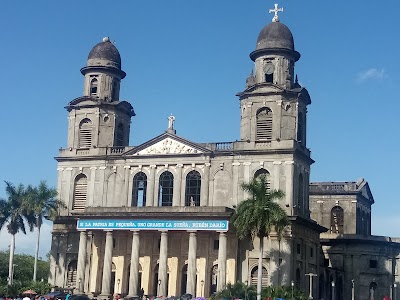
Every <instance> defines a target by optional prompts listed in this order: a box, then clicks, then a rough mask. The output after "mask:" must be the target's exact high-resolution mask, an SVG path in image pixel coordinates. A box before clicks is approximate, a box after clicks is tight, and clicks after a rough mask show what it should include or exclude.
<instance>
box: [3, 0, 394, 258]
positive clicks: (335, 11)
mask: <svg viewBox="0 0 400 300" xmlns="http://www.w3.org/2000/svg"><path fill="white" fill-rule="evenodd" d="M390 2H391V3H390V5H389V4H386V10H382V9H380V8H379V7H378V6H377V2H373V1H361V0H354V1H344V0H338V1H321V0H308V1H294V0H283V1H279V5H280V6H283V7H284V12H283V13H281V14H280V19H281V22H282V23H284V24H286V25H287V26H288V27H289V28H290V29H291V31H292V33H293V35H294V39H295V47H296V50H297V51H299V52H300V53H301V54H302V57H301V59H300V61H299V62H298V63H297V64H296V73H297V74H298V76H299V81H300V83H301V84H302V85H303V86H305V87H307V89H308V91H309V92H310V95H311V98H312V101H313V103H312V104H311V105H310V106H309V110H308V147H309V148H310V149H311V151H312V157H313V159H314V160H315V161H316V163H315V164H314V165H313V166H312V172H311V180H312V181H354V180H357V179H358V178H360V177H364V178H365V179H366V180H367V181H368V182H369V184H370V187H371V189H372V192H373V195H374V197H375V201H376V204H375V205H374V206H373V224H372V226H373V233H374V234H377V235H391V236H400V232H399V228H400V218H398V211H399V209H398V207H399V205H398V201H399V196H398V193H397V192H396V189H394V187H396V186H397V184H398V177H399V176H398V171H397V170H398V169H400V159H399V157H398V153H399V150H398V148H399V146H400V142H399V125H398V122H397V120H398V119H399V118H398V112H399V111H400V101H399V100H398V93H397V92H398V86H399V82H400V78H399V77H400V75H399V72H398V67H399V63H398V59H397V52H398V49H399V43H400V40H399V38H398V28H400V19H399V18H398V11H399V9H400V2H396V1H390ZM274 3H275V1H266V0H264V1H261V0H246V1H244V0H242V1H238V0H234V1H233V0H218V1H212V0H202V1H188V0H170V1H164V0H153V1H150V0H147V1H118V2H111V1H103V0H98V1H95V2H93V1H25V2H23V5H22V2H21V3H19V2H17V1H7V2H2V3H1V4H0V27H1V28H2V29H3V30H2V35H1V48H0V49H1V50H0V52H1V54H2V61H1V65H2V72H0V83H1V84H0V86H1V91H2V94H1V103H2V111H3V114H2V117H1V118H0V126H1V128H2V131H1V134H0V137H1V141H2V142H1V147H0V157H1V160H0V197H4V196H5V194H4V184H3V181H4V180H7V181H11V182H13V183H15V184H17V183H24V184H37V183H38V182H39V181H40V180H46V181H47V182H48V183H49V184H50V185H52V186H55V183H56V176H57V172H56V161H55V160H54V159H53V157H54V156H56V155H57V151H58V149H59V148H60V147H65V145H66V142H67V112H66V110H65V109H64V106H65V105H66V104H67V103H68V102H69V101H71V100H72V99H74V98H75V97H78V96H80V95H82V89H83V77H82V75H81V74H80V72H79V70H80V68H81V67H83V66H84V65H85V63H86V59H87V55H88V53H89V51H90V49H91V48H92V47H93V46H94V45H95V44H96V43H98V42H100V41H101V39H102V38H103V37H104V36H109V37H110V38H111V40H112V41H115V43H116V46H117V48H118V49H119V51H120V53H121V56H122V68H123V70H124V71H125V72H126V73H127V77H126V78H125V79H124V80H123V82H122V88H121V89H122V90H121V98H122V99H124V100H128V101H130V102H131V103H132V105H133V107H134V108H135V111H136V114H137V116H136V117H134V118H133V121H132V129H131V142H130V144H131V145H138V144H141V143H143V142H145V141H146V140H149V139H151V138H153V137H154V136H157V135H159V134H160V133H162V132H163V131H164V130H165V129H166V127H167V117H168V116H169V115H170V114H171V113H173V114H174V115H175V117H176V122H175V127H176V130H177V134H178V135H180V136H182V137H184V138H187V139H189V140H192V141H195V142H205V141H208V142H223V141H234V140H236V139H238V138H239V121H240V119H239V101H238V99H237V97H235V94H236V93H237V92H239V91H241V90H243V88H244V86H245V80H246V77H247V76H248V74H249V72H250V70H251V69H252V66H253V63H252V61H251V60H250V59H249V56H248V55H249V53H250V52H251V51H253V50H254V48H255V44H256V39H257V36H258V33H259V31H260V30H261V29H262V27H263V26H265V25H266V24H267V23H269V22H270V21H271V18H272V15H270V14H268V10H269V9H270V8H272V7H273V4H274ZM49 231H50V226H46V228H45V230H44V234H43V239H42V240H43V243H42V250H41V255H42V256H44V255H45V253H46V252H47V251H48V250H49V247H50V242H49V241H50V234H49ZM33 239H34V235H32V234H29V235H28V236H21V237H18V239H17V246H16V247H17V251H19V252H26V253H32V252H33V247H32V241H33ZM8 243H9V240H8V236H7V235H6V234H5V233H4V232H2V233H1V234H0V248H5V247H7V246H8Z"/></svg>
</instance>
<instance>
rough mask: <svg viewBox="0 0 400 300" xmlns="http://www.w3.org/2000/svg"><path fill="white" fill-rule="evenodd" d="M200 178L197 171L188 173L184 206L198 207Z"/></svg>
mask: <svg viewBox="0 0 400 300" xmlns="http://www.w3.org/2000/svg"><path fill="white" fill-rule="evenodd" d="M200 190H201V176H200V173H199V172H197V171H190V172H189V174H188V175H187V176H186V195H185V205H186V206H200Z"/></svg>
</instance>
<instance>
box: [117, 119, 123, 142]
mask: <svg viewBox="0 0 400 300" xmlns="http://www.w3.org/2000/svg"><path fill="white" fill-rule="evenodd" d="M123 145H124V125H122V124H121V123H120V124H118V127H117V140H116V146H123Z"/></svg>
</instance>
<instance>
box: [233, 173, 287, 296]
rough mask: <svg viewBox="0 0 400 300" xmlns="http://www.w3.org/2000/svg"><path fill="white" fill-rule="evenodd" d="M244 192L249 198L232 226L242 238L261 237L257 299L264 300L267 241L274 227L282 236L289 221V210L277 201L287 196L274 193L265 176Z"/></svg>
mask: <svg viewBox="0 0 400 300" xmlns="http://www.w3.org/2000/svg"><path fill="white" fill-rule="evenodd" d="M242 189H243V190H244V191H246V192H247V193H248V194H249V198H248V199H246V200H244V201H242V202H240V203H239V205H238V206H237V207H236V209H235V213H234V214H233V216H232V224H233V225H234V226H235V228H236V232H237V234H238V237H239V239H243V238H246V237H250V238H251V239H252V240H254V238H255V237H258V238H259V240H260V247H259V257H258V274H257V275H258V277H257V300H260V299H261V289H262V288H261V279H262V257H263V256H262V254H263V252H264V238H266V237H268V236H269V234H270V233H271V231H272V229H274V228H275V231H276V232H277V233H278V234H280V235H282V234H283V231H284V229H285V227H286V226H287V225H288V224H289V220H288V217H287V214H286V212H285V210H284V209H283V208H282V207H281V206H280V205H279V203H277V202H276V200H280V199H282V198H283V196H284V193H283V192H282V191H270V190H269V189H268V184H267V179H266V177H265V175H261V176H259V177H258V178H253V180H252V181H250V182H248V183H243V184H242Z"/></svg>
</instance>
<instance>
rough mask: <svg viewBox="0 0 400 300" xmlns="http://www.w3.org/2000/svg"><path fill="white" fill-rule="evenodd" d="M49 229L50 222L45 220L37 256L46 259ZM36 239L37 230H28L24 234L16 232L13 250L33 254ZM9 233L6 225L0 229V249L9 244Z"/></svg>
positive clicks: (49, 238)
mask: <svg viewBox="0 0 400 300" xmlns="http://www.w3.org/2000/svg"><path fill="white" fill-rule="evenodd" d="M51 229H52V223H50V222H45V223H43V225H42V229H41V232H40V249H39V257H41V258H42V259H46V255H47V253H48V252H49V251H50V247H51ZM36 240H37V230H36V229H35V230H34V231H33V232H30V231H29V230H28V231H27V232H26V235H25V234H23V233H22V232H20V233H17V235H16V238H15V252H16V253H24V254H30V255H35V250H36ZM10 242H11V235H10V234H9V233H8V232H7V229H6V226H4V228H3V229H2V230H1V231H0V250H7V249H8V248H9V246H10Z"/></svg>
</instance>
